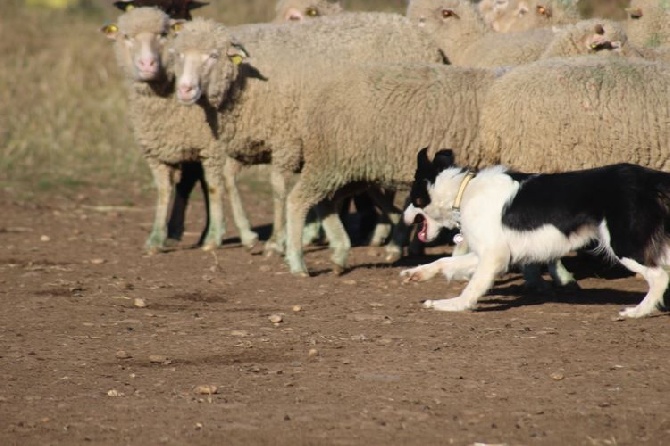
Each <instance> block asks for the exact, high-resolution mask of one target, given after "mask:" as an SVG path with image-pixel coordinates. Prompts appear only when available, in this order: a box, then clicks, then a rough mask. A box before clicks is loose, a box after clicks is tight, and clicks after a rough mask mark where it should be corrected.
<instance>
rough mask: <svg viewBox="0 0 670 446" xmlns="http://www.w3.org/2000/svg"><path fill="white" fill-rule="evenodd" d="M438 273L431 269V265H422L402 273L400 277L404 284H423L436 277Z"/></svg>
mask: <svg viewBox="0 0 670 446" xmlns="http://www.w3.org/2000/svg"><path fill="white" fill-rule="evenodd" d="M435 274H436V271H434V270H433V268H431V267H430V265H421V266H417V267H416V268H411V269H406V270H403V271H400V277H402V278H403V282H404V283H407V282H423V281H424V280H428V279H432V278H433V277H435Z"/></svg>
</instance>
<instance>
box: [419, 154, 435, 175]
mask: <svg viewBox="0 0 670 446" xmlns="http://www.w3.org/2000/svg"><path fill="white" fill-rule="evenodd" d="M432 171H433V163H431V162H430V160H429V159H428V147H424V148H423V149H421V150H419V153H417V154H416V173H417V176H418V175H419V173H423V174H424V175H425V174H427V173H430V172H432Z"/></svg>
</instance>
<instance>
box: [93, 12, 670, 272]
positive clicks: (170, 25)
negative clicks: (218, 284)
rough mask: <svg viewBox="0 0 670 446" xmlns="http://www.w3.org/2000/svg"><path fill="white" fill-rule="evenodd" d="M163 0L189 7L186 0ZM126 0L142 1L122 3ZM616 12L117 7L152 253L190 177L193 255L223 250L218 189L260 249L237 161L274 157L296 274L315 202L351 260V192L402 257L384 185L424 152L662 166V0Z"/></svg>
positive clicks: (491, 160)
mask: <svg viewBox="0 0 670 446" xmlns="http://www.w3.org/2000/svg"><path fill="white" fill-rule="evenodd" d="M172 2H173V3H180V4H182V5H183V6H186V7H184V8H182V10H183V11H186V14H187V13H188V4H189V0H172ZM135 3H136V4H137V5H135V6H142V4H151V3H152V2H151V0H144V1H143V2H140V1H133V0H129V1H121V2H117V4H118V5H121V6H124V5H125V6H129V5H134V4H135ZM160 3H161V2H160V1H155V2H154V4H156V5H160ZM195 3H198V2H195ZM626 11H627V13H628V15H629V18H628V19H627V20H625V21H622V22H615V21H610V20H605V19H599V18H594V19H589V20H583V21H580V20H579V18H578V14H577V13H576V9H575V5H573V4H569V3H566V2H559V1H558V0H555V1H552V0H549V1H547V2H545V1H544V0H482V1H481V2H480V3H479V4H474V3H471V2H470V1H468V0H409V3H408V8H407V14H406V16H400V15H397V14H389V13H372V12H370V13H363V12H358V13H354V12H343V11H342V8H341V7H340V5H339V2H337V1H334V0H280V1H279V2H278V4H277V18H276V19H275V21H274V22H275V23H268V24H249V25H241V26H236V27H226V26H224V25H221V24H219V23H216V22H214V21H211V20H205V19H200V18H195V19H193V20H191V21H186V22H182V21H175V20H174V19H175V18H190V17H185V15H186V14H182V16H181V17H172V18H171V17H169V16H168V14H166V13H165V12H163V11H162V10H160V9H158V8H154V7H135V8H132V9H131V8H127V10H126V12H124V13H123V14H122V15H121V16H120V17H119V18H118V22H117V23H116V24H115V25H109V26H106V27H104V28H103V31H104V32H106V33H107V35H108V37H110V38H112V39H113V40H114V42H115V44H114V47H115V51H116V56H117V60H118V63H119V66H120V67H121V69H122V71H123V73H124V75H125V78H126V84H127V91H128V98H129V101H128V103H129V116H130V121H131V123H132V126H133V129H134V135H135V138H136V140H137V143H138V144H139V146H140V147H141V149H142V150H143V153H144V156H145V158H146V160H147V162H148V164H149V167H150V169H151V172H152V174H153V176H154V180H155V183H156V186H157V189H158V204H157V208H156V215H155V220H154V225H153V229H152V231H151V234H150V236H149V239H148V241H147V244H146V247H147V249H148V250H149V251H151V252H157V251H159V250H160V249H161V248H163V247H165V246H166V245H168V244H169V243H171V242H174V241H175V240H178V239H179V238H180V237H181V235H182V234H181V233H182V232H183V218H184V209H185V206H186V203H187V201H188V195H189V193H190V190H191V189H192V187H193V185H194V184H195V182H196V181H197V180H198V179H202V180H203V184H204V185H206V186H204V190H206V191H207V192H208V196H209V202H208V214H209V215H208V227H207V229H206V232H205V233H204V234H203V236H202V240H201V242H202V246H203V248H204V249H213V248H216V247H217V246H219V245H220V243H221V240H222V236H223V234H224V230H225V229H224V216H223V209H222V202H223V199H224V197H223V195H224V192H226V193H227V198H228V200H229V201H230V204H231V207H232V210H233V218H234V221H235V224H236V226H237V228H238V230H239V232H240V236H241V240H242V244H243V245H244V246H253V245H254V244H255V243H256V242H257V241H258V236H257V234H256V233H255V232H253V231H252V229H251V225H250V223H249V219H248V217H247V216H246V213H245V211H244V209H243V205H242V200H241V199H240V195H239V191H238V189H237V185H236V177H237V174H238V172H239V170H240V168H241V167H242V166H245V165H255V164H270V165H271V175H270V177H271V178H270V181H271V185H272V191H273V201H274V222H273V233H272V236H271V239H270V241H268V243H267V245H266V249H267V250H274V251H278V252H280V253H283V254H284V256H285V259H286V261H287V263H288V265H289V267H290V270H291V272H292V273H294V274H299V275H307V271H308V270H307V267H306V265H305V262H304V259H303V229H304V225H305V220H306V217H307V214H308V211H309V210H310V209H311V208H313V207H315V206H316V207H317V209H318V211H319V212H318V213H319V215H320V217H321V224H322V225H323V229H324V231H325V233H326V236H327V238H328V241H329V245H330V247H331V249H332V251H333V254H332V261H333V264H334V268H335V270H336V271H342V270H343V269H344V268H345V267H346V265H347V255H348V253H349V250H350V245H351V244H350V240H349V237H348V235H347V233H346V231H345V230H344V227H343V225H342V222H341V220H340V216H339V213H338V208H339V206H338V203H339V202H340V201H341V200H342V198H344V197H346V196H348V195H351V194H353V193H358V192H361V191H365V193H366V194H368V195H369V196H370V198H371V199H372V200H373V201H374V202H375V204H376V205H377V206H378V208H379V209H380V210H381V211H382V212H383V213H384V214H385V215H386V216H387V218H388V219H389V221H390V222H392V223H393V225H392V226H393V231H392V232H393V233H392V234H391V235H390V236H389V239H390V241H389V243H388V245H387V248H386V249H387V252H388V258H389V259H396V258H398V257H399V255H400V253H401V252H402V245H403V242H404V238H405V235H404V234H405V232H406V231H404V229H403V228H402V227H401V224H400V214H399V210H398V209H397V208H395V207H394V206H393V194H392V192H393V191H396V190H401V189H403V188H404V189H406V188H407V187H408V186H409V184H410V183H411V182H412V180H413V177H414V171H415V168H416V165H415V163H416V153H417V152H418V150H419V149H420V148H422V147H430V149H431V151H437V150H439V149H441V148H446V147H449V148H453V149H454V151H455V153H456V157H457V162H458V163H459V164H461V165H469V166H472V167H480V166H484V165H489V164H496V163H503V164H506V165H509V166H511V167H512V168H515V169H518V170H523V171H537V172H554V171H563V170H572V169H580V168H589V167H594V166H599V165H603V164H611V163H616V162H624V161H625V162H634V163H638V164H641V165H644V166H648V167H653V168H656V169H661V170H667V169H668V168H670V6H669V5H668V4H667V2H666V1H665V0H633V4H632V5H631V7H630V8H628V9H627V10H626ZM173 15H175V14H173ZM296 23H299V24H296ZM200 167H201V168H202V170H200ZM294 174H298V177H297V178H298V179H297V182H296V183H295V185H293V186H292V188H291V189H290V191H289V189H288V187H287V185H288V183H287V180H288V178H289V177H290V176H292V175H294ZM173 195H174V204H173V212H172V216H171V217H170V220H169V224H168V217H169V216H168V213H169V208H170V202H171V200H172V199H173ZM385 236H386V234H385V235H384V237H385Z"/></svg>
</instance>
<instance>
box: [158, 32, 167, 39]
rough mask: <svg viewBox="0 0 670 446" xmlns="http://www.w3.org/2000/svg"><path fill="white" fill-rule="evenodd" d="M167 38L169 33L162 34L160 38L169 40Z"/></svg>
mask: <svg viewBox="0 0 670 446" xmlns="http://www.w3.org/2000/svg"><path fill="white" fill-rule="evenodd" d="M167 36H168V33H166V32H162V33H160V38H161V39H167Z"/></svg>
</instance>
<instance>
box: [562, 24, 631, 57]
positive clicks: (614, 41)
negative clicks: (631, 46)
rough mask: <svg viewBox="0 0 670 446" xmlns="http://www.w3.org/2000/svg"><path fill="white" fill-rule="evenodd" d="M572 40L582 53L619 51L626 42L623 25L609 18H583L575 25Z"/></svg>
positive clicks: (626, 37)
mask: <svg viewBox="0 0 670 446" xmlns="http://www.w3.org/2000/svg"><path fill="white" fill-rule="evenodd" d="M573 41H574V42H575V43H576V44H577V48H578V49H581V50H582V51H583V53H584V54H587V53H598V52H604V53H607V52H610V51H616V52H620V51H621V50H622V49H623V47H624V45H626V44H627V42H628V36H627V35H626V32H625V31H624V30H623V27H622V26H621V25H620V24H619V23H617V22H613V21H610V20H603V19H594V20H585V21H583V22H580V23H578V24H577V25H576V28H575V30H574V32H573Z"/></svg>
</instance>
